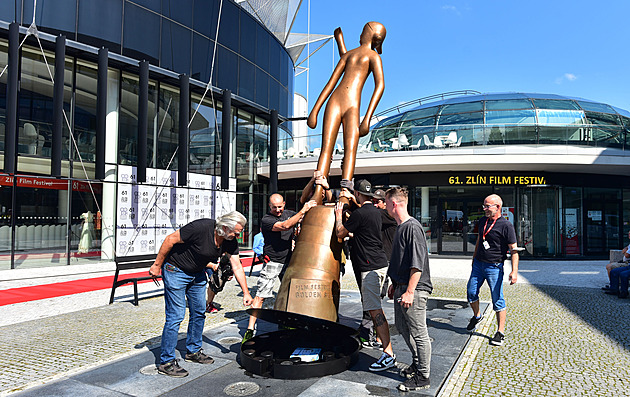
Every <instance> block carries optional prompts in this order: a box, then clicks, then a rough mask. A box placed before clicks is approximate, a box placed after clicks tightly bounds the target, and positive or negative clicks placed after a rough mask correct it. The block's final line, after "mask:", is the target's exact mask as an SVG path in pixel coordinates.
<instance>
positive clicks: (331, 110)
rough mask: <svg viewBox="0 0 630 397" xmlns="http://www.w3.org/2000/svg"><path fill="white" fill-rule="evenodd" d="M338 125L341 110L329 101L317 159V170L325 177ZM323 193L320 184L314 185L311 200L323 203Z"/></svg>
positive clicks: (333, 148) (339, 123) (328, 168)
mask: <svg viewBox="0 0 630 397" xmlns="http://www.w3.org/2000/svg"><path fill="white" fill-rule="evenodd" d="M340 125H341V110H340V108H339V106H338V105H336V104H335V103H334V102H331V101H329V102H328V105H327V106H326V110H325V111H324V122H323V123H322V151H321V153H320V155H319V160H318V161H317V170H318V171H321V173H322V175H324V176H325V177H326V178H328V173H329V172H330V162H331V160H332V156H333V153H334V150H335V142H336V141H337V134H338V132H339V126H340ZM323 193H324V191H323V188H322V186H321V185H316V186H315V188H314V189H313V196H312V197H313V200H315V201H317V204H320V205H321V204H323V198H322V197H323Z"/></svg>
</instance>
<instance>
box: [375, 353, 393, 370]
mask: <svg viewBox="0 0 630 397" xmlns="http://www.w3.org/2000/svg"><path fill="white" fill-rule="evenodd" d="M395 366H396V355H393V356H390V355H389V354H387V353H385V352H383V354H381V358H379V359H378V361H376V362H375V363H373V364H372V365H370V371H373V372H378V371H384V370H386V369H388V368H392V367H395Z"/></svg>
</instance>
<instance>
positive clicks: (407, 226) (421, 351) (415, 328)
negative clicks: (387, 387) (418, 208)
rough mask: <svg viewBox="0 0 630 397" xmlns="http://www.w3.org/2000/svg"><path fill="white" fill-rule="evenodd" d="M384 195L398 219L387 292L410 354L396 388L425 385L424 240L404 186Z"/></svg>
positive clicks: (427, 287)
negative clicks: (400, 381)
mask: <svg viewBox="0 0 630 397" xmlns="http://www.w3.org/2000/svg"><path fill="white" fill-rule="evenodd" d="M385 199H386V208H387V212H389V214H390V215H391V216H392V217H393V218H394V219H395V220H396V223H398V228H397V229H396V235H395V236H394V241H393V243H392V256H391V258H390V261H389V271H388V272H387V274H388V276H389V278H390V279H391V280H392V285H391V286H390V288H389V291H388V296H389V297H390V298H393V299H394V319H395V322H396V328H397V329H398V332H399V333H400V334H401V335H402V337H403V339H404V340H405V342H406V343H407V346H409V350H411V355H412V357H413V362H412V363H411V365H410V366H409V368H407V369H404V370H402V371H401V373H400V374H401V375H402V376H403V377H404V378H407V379H406V380H405V381H404V382H403V383H401V384H400V385H398V390H401V391H409V390H419V389H427V388H429V386H430V382H429V374H430V364H431V341H430V339H429V332H428V330H427V301H428V300H429V295H430V294H431V292H432V291H433V285H432V284H431V274H430V271H429V252H428V250H427V241H426V238H425V235H424V230H423V229H422V225H421V224H420V222H418V220H417V219H416V218H413V217H412V216H410V215H409V212H407V202H408V193H407V189H405V188H400V187H394V188H391V189H389V190H388V191H387V193H386V194H385Z"/></svg>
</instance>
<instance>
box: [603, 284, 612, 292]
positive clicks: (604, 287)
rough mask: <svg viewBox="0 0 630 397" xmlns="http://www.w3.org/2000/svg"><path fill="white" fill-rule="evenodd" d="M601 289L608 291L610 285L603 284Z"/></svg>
mask: <svg viewBox="0 0 630 397" xmlns="http://www.w3.org/2000/svg"><path fill="white" fill-rule="evenodd" d="M602 289H603V290H604V291H608V290H610V285H608V284H606V285H604V286H603V287H602Z"/></svg>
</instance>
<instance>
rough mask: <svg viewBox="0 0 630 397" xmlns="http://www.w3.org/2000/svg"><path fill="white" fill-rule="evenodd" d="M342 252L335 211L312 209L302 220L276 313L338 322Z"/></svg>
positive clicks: (330, 208) (278, 298)
mask: <svg viewBox="0 0 630 397" xmlns="http://www.w3.org/2000/svg"><path fill="white" fill-rule="evenodd" d="M341 248H342V244H341V243H340V242H339V241H338V239H337V234H336V232H335V207H333V206H324V205H318V206H317V207H313V208H311V209H310V210H309V211H308V212H307V213H306V215H305V216H304V219H303V220H302V229H301V231H300V235H299V237H298V241H297V244H296V246H295V250H294V251H293V256H292V257H291V262H290V263H289V266H288V267H287V270H286V272H285V274H284V277H283V278H282V284H281V285H280V290H279V291H278V296H277V297H276V303H275V307H274V308H275V310H281V311H286V312H291V313H298V314H305V315H307V316H311V317H316V318H321V319H324V320H328V321H337V313H338V311H339V267H340V263H341Z"/></svg>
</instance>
